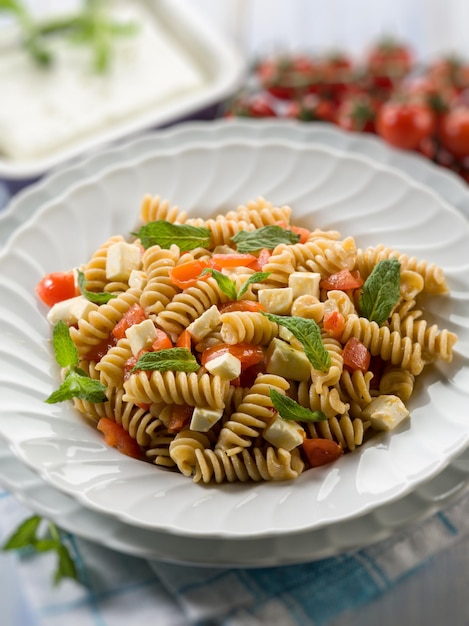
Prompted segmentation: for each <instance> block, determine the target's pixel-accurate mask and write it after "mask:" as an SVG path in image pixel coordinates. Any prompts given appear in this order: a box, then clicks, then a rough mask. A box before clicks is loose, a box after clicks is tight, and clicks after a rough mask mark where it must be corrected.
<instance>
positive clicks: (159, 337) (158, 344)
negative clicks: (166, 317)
mask: <svg viewBox="0 0 469 626" xmlns="http://www.w3.org/2000/svg"><path fill="white" fill-rule="evenodd" d="M155 330H156V339H155V341H154V342H153V343H152V344H151V349H152V350H154V351H155V352H157V351H158V350H166V349H168V348H172V347H173V342H172V341H171V339H170V338H169V337H168V335H167V334H166V333H165V332H164V330H161V329H160V328H156V329H155Z"/></svg>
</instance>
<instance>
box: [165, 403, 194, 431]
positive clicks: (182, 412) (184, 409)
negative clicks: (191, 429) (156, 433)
mask: <svg viewBox="0 0 469 626" xmlns="http://www.w3.org/2000/svg"><path fill="white" fill-rule="evenodd" d="M193 412H194V407H193V406H188V405H187V404H176V405H174V408H173V410H172V411H171V416H170V418H169V421H168V423H167V424H166V428H167V429H168V432H170V433H177V432H179V431H180V430H182V429H183V428H184V427H185V426H186V425H187V424H188V423H189V421H190V419H191V417H192V413H193Z"/></svg>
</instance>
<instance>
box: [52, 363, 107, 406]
mask: <svg viewBox="0 0 469 626" xmlns="http://www.w3.org/2000/svg"><path fill="white" fill-rule="evenodd" d="M105 391H106V387H105V386H104V385H103V384H102V383H101V382H100V381H99V380H95V379H93V378H90V377H89V376H86V374H85V375H84V372H82V371H81V370H75V369H72V370H70V371H69V372H68V373H67V374H66V376H65V380H64V381H63V383H62V384H61V385H60V387H59V388H58V389H57V390H56V391H53V392H52V393H51V395H50V396H49V397H48V398H47V399H46V400H45V401H46V402H47V403H48V404H55V403H57V402H64V401H65V400H72V399H73V398H78V399H80V400H87V401H88V402H94V403H99V402H106V401H107V396H106V393H105Z"/></svg>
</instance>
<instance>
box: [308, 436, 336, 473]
mask: <svg viewBox="0 0 469 626" xmlns="http://www.w3.org/2000/svg"><path fill="white" fill-rule="evenodd" d="M302 446H303V451H304V453H305V454H306V457H307V459H308V462H309V464H310V466H311V467H320V466H321V465H327V463H332V462H334V461H337V459H338V458H340V457H341V456H342V455H343V453H344V451H343V449H342V446H341V445H339V444H338V443H336V442H335V441H331V440H330V439H319V438H316V437H315V438H314V439H305V440H304V441H303V443H302Z"/></svg>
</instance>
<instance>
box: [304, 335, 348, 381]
mask: <svg viewBox="0 0 469 626" xmlns="http://www.w3.org/2000/svg"><path fill="white" fill-rule="evenodd" d="M322 343H323V345H324V347H325V348H326V350H327V352H328V353H329V356H330V358H331V365H330V367H329V369H328V370H327V372H320V371H319V370H316V369H313V374H312V378H313V381H314V385H315V388H316V391H317V393H321V390H322V388H323V387H324V386H326V387H328V386H333V385H335V384H336V383H338V382H339V380H340V377H341V375H342V371H343V369H344V359H343V358H342V345H341V343H340V342H339V341H337V339H334V338H333V337H329V336H328V335H327V334H326V333H324V332H323V333H322Z"/></svg>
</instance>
